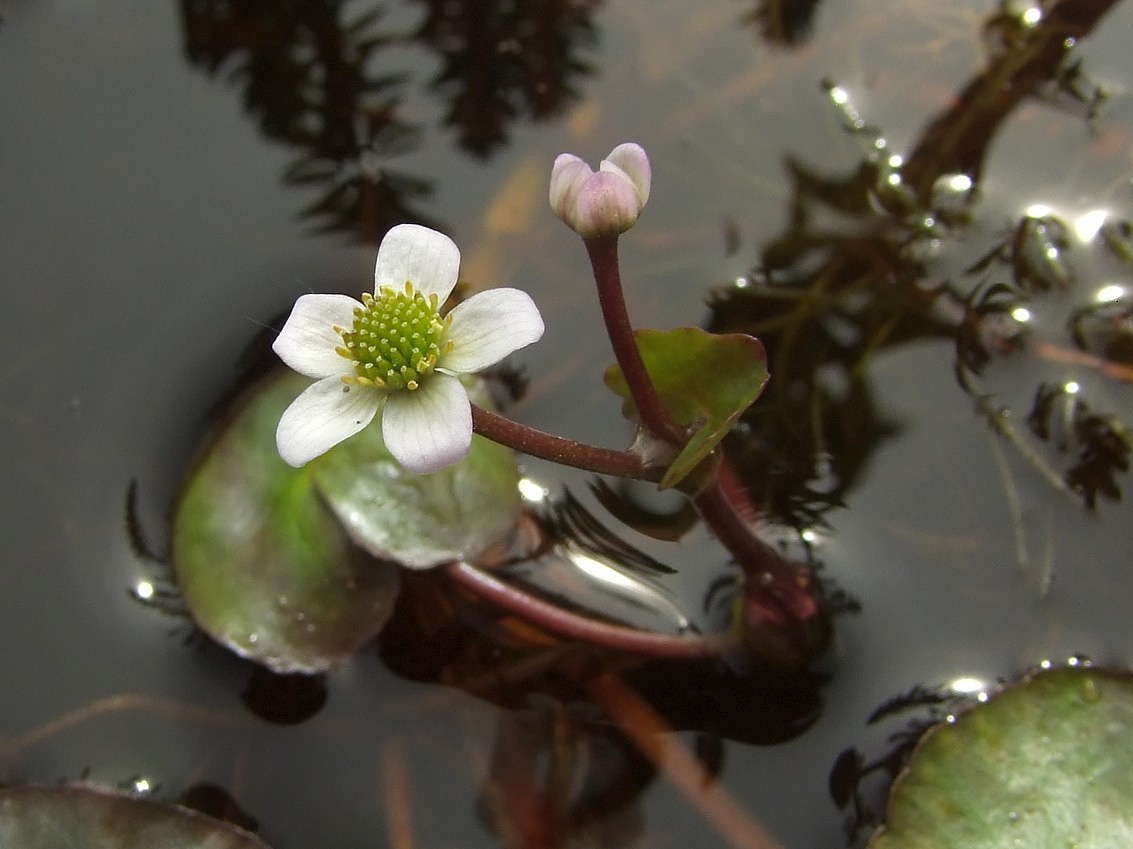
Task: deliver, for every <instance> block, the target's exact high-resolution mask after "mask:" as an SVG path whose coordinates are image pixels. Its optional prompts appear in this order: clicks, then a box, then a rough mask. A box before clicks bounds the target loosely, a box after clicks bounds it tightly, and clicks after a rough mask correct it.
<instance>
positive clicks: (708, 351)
mask: <svg viewBox="0 0 1133 849" xmlns="http://www.w3.org/2000/svg"><path fill="white" fill-rule="evenodd" d="M634 336H635V337H636V338H637V347H638V350H640V351H641V357H642V359H643V360H644V361H645V369H646V371H648V372H649V376H650V377H651V378H652V380H653V383H654V385H655V386H656V387H657V392H658V394H659V395H660V396H661V403H662V404H663V405H664V406H665V409H667V410H668V411H669V414H670V415H671V416H672V417H673V418H674V419H675V420H676V421H677V422H678V423H679V424H681V425H683V426H684V427H690V428H691V427H695V428H696V430H695V431H694V432H693V434H692V437H691V438H690V439H689V441H688V444H687V445H685V447H684V449H683V450H682V451H681V452H680V454H678V455H677V458H676V459H675V460H674V461H673V462H672V464H671V465H670V466H669V468H668V470H667V471H666V472H665V476H664V477H663V478H662V479H661V484H660V486H661V488H662V489H666V488H668V487H671V486H675V485H676V484H678V483H680V481H681V480H682V479H683V478H684V477H685V476H686V475H688V473H689V472H691V471H692V470H693V469H694V468H696V465H697V464H698V463H699V462H700V461H701V460H703V459H704V458H705V457H707V456H708V454H709V453H710V452H711V451H712V449H713V448H715V447H716V445H717V444H718V443H719V442H720V440H721V439H723V438H724V437H725V436H726V435H727V433H728V430H729V429H730V428H731V427H732V425H733V424H734V423H735V421H736V419H737V418H739V416H740V413H742V412H743V411H744V410H746V409H747V408H748V407H749V406H750V405H751V403H752V402H753V401H754V400H755V399H756V398H758V397H759V393H760V392H762V391H763V386H764V384H766V383H767V355H766V354H765V352H764V350H763V345H762V343H760V341H759V340H758V339H756V338H755V337H754V336H748V335H746V334H743V333H728V334H717V333H709V332H708V331H706V330H701V329H700V328H698V327H678V328H676V329H675V330H638V331H636V332H635V333H634ZM606 384H607V385H608V386H609V387H610V388H611V389H612V390H614V392H616V393H617V394H618V395H620V396H622V398H623V399H624V400H625V403H624V404H623V405H622V412H623V413H624V415H625V416H626V417H627V418H632V419H637V407H636V405H635V404H634V403H633V398H632V397H631V396H630V392H629V387H628V386H627V385H626V382H625V376H624V375H623V374H622V370H621V367H620V366H618V365H616V364H615V365H612V366H610V368H608V369H607V370H606Z"/></svg>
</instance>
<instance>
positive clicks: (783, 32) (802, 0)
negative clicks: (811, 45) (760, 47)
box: [744, 0, 822, 47]
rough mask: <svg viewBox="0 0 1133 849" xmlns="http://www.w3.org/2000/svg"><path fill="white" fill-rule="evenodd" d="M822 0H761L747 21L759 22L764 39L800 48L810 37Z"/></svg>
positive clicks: (755, 23) (771, 42)
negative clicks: (816, 12)
mask: <svg viewBox="0 0 1133 849" xmlns="http://www.w3.org/2000/svg"><path fill="white" fill-rule="evenodd" d="M821 2H822V0H761V2H759V3H757V4H756V6H755V9H753V10H752V11H751V12H749V13H748V14H747V15H745V16H744V20H745V21H747V22H749V23H751V24H753V25H755V26H756V27H757V28H758V29H759V34H760V36H761V37H762V38H763V40H764V41H766V42H768V43H770V44H778V45H782V46H784V47H797V46H798V45H800V44H802V43H803V42H804V41H806V39H807V38H808V37H809V36H810V32H811V29H812V27H813V25H814V15H815V11H816V10H817V9H818V6H819V4H820V3H821Z"/></svg>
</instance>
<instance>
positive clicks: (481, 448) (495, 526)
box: [311, 380, 520, 568]
mask: <svg viewBox="0 0 1133 849" xmlns="http://www.w3.org/2000/svg"><path fill="white" fill-rule="evenodd" d="M466 386H468V387H469V393H470V394H471V395H472V396H473V398H474V400H475V401H476V403H478V404H480V405H481V406H483V405H486V404H489V403H490V400H489V398H488V397H487V392H486V391H485V389H484V386H483V382H482V381H479V380H474V381H472V382H470V383H466ZM311 467H312V471H313V474H314V481H315V485H316V487H318V490H319V492H320V493H321V494H322V495H323V497H324V498H325V499H326V502H327V504H328V505H330V508H331V509H332V510H333V511H334V512H335V513H336V514H337V516H338V518H339V520H340V521H341V522H342V524H343V525H344V526H345V527H346V528H347V530H348V531H349V532H350V534H351V536H352V537H353V538H354V540H355V542H357V543H358V544H359V545H361V546H362V547H363V548H365V549H366V550H368V551H369V552H371V553H372V554H374V555H376V556H378V557H384V558H389V559H391V560H396V561H397V562H398V563H401V564H402V565H404V566H409V567H411V568H427V567H429V566H436V565H437V564H438V563H446V562H448V561H451V560H461V559H463V560H471V559H474V558H475V557H476V556H478V555H479V554H481V553H483V552H484V551H485V550H486V549H487V548H489V547H490V546H492V545H493V544H495V543H498V542H499V541H500V540H501V539H503V538H504V537H506V536H507V535H508V534H509V533H511V531H512V530H513V529H514V528H515V525H516V522H517V520H518V518H519V508H520V503H519V470H518V467H517V466H516V461H515V455H514V454H513V453H512V452H511V450H510V449H507V448H504V447H503V446H501V445H498V444H497V443H495V442H491V441H489V440H487V439H483V438H482V437H480V436H473V437H472V448H471V450H470V451H469V453H468V456H467V457H466V458H465V459H464V460H462V461H461V462H459V463H457V464H455V465H452V466H448V467H447V468H444V469H441V470H440V471H439V472H434V473H433V474H431V475H415V474H413V473H412V472H407V471H405V470H404V469H403V468H402V467H401V466H400V465H398V463H397V461H396V460H394V459H393V457H392V456H390V453H389V452H388V451H387V450H386V447H385V444H384V443H383V441H382V434H381V428H380V427H368V428H366V429H365V430H363V431H362V432H361V433H359V434H358V435H357V436H353V437H351V438H350V439H348V440H346V442H343V443H342V444H341V445H339V446H337V447H336V448H334V449H333V450H331V451H329V452H328V453H326V454H324V455H323V456H322V457H320V458H318V459H317V460H315V461H314V462H313V463H312V464H311Z"/></svg>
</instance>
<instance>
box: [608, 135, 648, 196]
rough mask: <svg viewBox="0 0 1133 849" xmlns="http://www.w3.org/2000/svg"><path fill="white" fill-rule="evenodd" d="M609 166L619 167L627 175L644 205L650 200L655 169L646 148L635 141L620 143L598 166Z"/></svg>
mask: <svg viewBox="0 0 1133 849" xmlns="http://www.w3.org/2000/svg"><path fill="white" fill-rule="evenodd" d="M608 166H613V167H615V168H617V169H618V170H619V171H620V172H621V173H622V174H624V175H625V176H626V179H628V180H629V181H630V182H631V183H632V184H633V187H634V189H636V190H637V197H638V200H639V201H640V202H641V206H642V207H644V206H645V204H646V202H647V201H648V200H649V188H650V185H651V184H652V182H653V170H652V169H651V168H650V167H649V157H648V156H647V155H646V153H645V148H643V147H642V146H641V145H639V144H634V143H633V142H626V143H625V144H619V145H618V146H617V147H615V148H614V149H613V150H611V151H610V155H609V156H607V157H606V158H605V159H604V160H603V161H602V163H601V165H599V166H598V167H599V170H602V171H605V170H608ZM639 212H640V210H639Z"/></svg>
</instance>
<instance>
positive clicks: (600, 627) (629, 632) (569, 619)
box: [442, 561, 734, 660]
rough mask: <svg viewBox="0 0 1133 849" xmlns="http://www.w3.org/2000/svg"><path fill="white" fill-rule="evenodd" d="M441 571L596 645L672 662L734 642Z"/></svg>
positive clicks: (458, 569)
mask: <svg viewBox="0 0 1133 849" xmlns="http://www.w3.org/2000/svg"><path fill="white" fill-rule="evenodd" d="M442 568H443V569H444V570H445V572H446V573H447V574H448V576H449V577H450V578H452V579H453V580H455V581H456V582H457V583H459V584H461V585H462V586H464V587H466V588H467V589H469V590H471V591H472V592H474V593H476V594H477V595H478V596H480V597H481V598H483V599H485V600H486V601H489V602H491V603H492V604H495V605H496V606H497V607H501V608H503V609H504V610H508V611H510V612H512V613H515V614H517V615H519V616H521V617H523V618H524V619H526V620H527V621H528V622H531V623H533V624H535V625H539V626H541V627H543V628H545V629H546V630H548V631H551V632H553V633H556V634H559V635H561V636H564V637H570V638H573V639H576V640H580V641H582V642H585V643H590V644H592V645H595V646H601V647H603V648H608V649H616V650H618V651H626V652H632V653H634V654H641V655H647V656H649V657H657V658H665V659H670V660H695V659H698V658H708V657H716V656H718V655H719V654H720V653H721V652H722V651H723V650H724V649H725V648H727V647H728V646H729V645H731V644H732V643H733V641H734V638H732V637H730V636H728V635H725V634H720V635H714V636H707V637H703V636H697V635H689V636H682V635H678V634H661V633H658V632H656V631H638V630H636V629H634V628H628V627H626V626H624V625H615V624H613V623H610V622H602V621H600V620H598V619H591V618H590V617H587V616H581V615H579V614H577V613H571V612H570V611H567V610H564V609H562V608H561V607H556V606H555V605H553V604H550V603H548V602H545V601H543V600H541V599H538V598H536V597H535V596H533V595H529V594H528V593H525V592H524V591H523V590H521V589H519V588H518V587H515V586H512V585H511V584H506V583H504V582H503V581H501V580H499V579H498V578H495V577H493V576H492V575H489V574H488V573H487V572H484V571H483V570H481V569H478V568H476V567H475V566H473V565H471V564H469V563H465V562H463V561H455V562H453V563H449V564H448V565H447V566H444V567H442Z"/></svg>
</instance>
